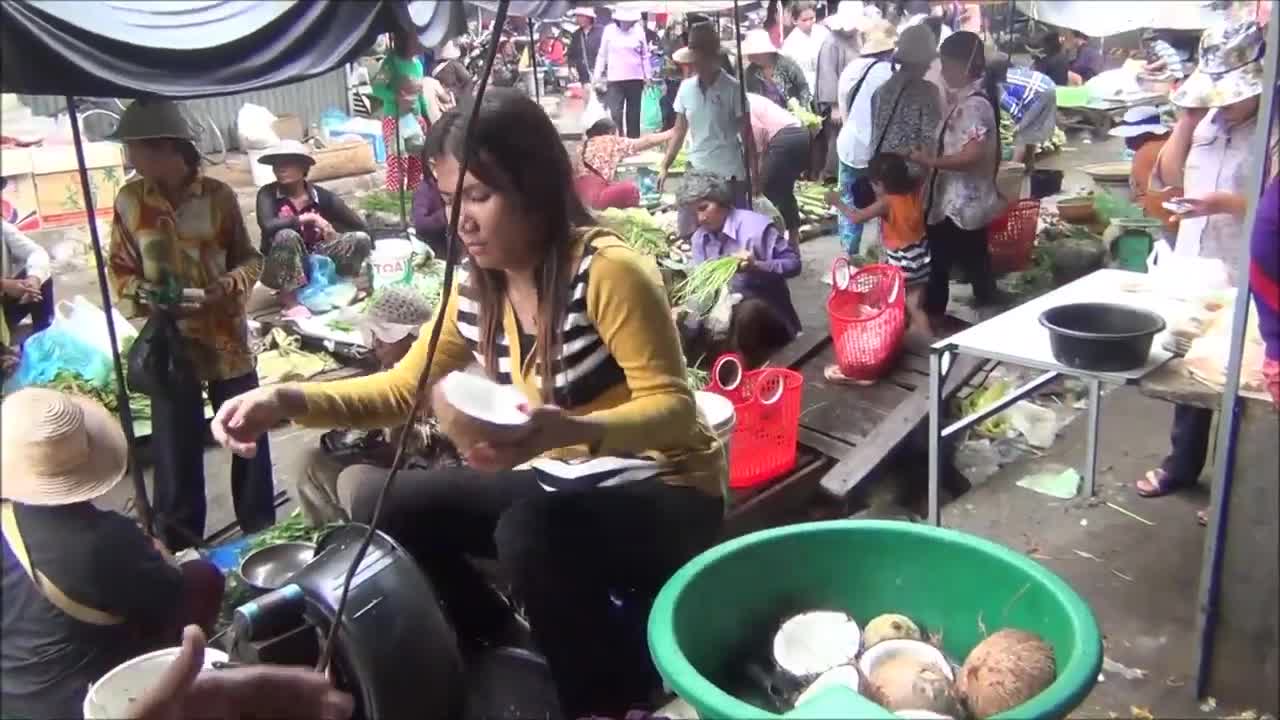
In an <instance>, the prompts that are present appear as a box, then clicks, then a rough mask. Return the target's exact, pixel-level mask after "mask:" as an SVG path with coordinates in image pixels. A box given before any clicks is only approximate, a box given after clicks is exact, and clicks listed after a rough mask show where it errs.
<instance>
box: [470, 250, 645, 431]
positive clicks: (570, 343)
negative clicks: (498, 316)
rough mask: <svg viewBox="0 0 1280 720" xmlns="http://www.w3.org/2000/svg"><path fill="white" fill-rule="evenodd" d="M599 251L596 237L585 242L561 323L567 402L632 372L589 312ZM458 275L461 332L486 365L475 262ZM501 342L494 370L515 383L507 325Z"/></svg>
mask: <svg viewBox="0 0 1280 720" xmlns="http://www.w3.org/2000/svg"><path fill="white" fill-rule="evenodd" d="M595 253H596V248H595V246H594V245H593V244H592V243H591V242H587V243H584V246H583V251H582V259H581V260H580V261H579V262H578V271H577V273H576V274H575V275H574V276H573V281H572V285H571V288H570V292H569V303H568V305H567V307H566V308H565V317H564V322H563V325H562V326H561V330H562V331H563V342H562V346H561V349H560V357H559V359H558V360H557V361H556V376H555V377H556V387H555V393H554V402H555V404H556V405H558V406H559V407H562V408H574V407H579V406H582V405H586V404H588V403H590V402H592V401H593V400H595V399H596V398H598V397H600V395H601V394H603V393H604V392H605V391H606V390H608V389H609V388H611V387H614V386H615V385H620V384H623V383H625V382H626V375H625V374H624V373H623V371H622V368H621V367H620V366H619V365H618V363H617V361H616V360H614V359H613V356H612V355H610V354H609V348H607V347H605V344H604V340H602V339H601V338H600V333H599V332H597V331H596V327H595V325H594V324H593V323H592V321H591V318H590V317H588V316H587V283H588V276H589V270H590V269H591V261H592V259H593V258H594V257H595ZM458 275H459V279H458V312H457V323H458V332H459V334H461V335H462V337H463V338H464V339H465V340H466V342H467V345H468V347H470V349H471V353H472V355H474V356H475V358H476V362H478V363H480V365H482V366H483V365H484V355H483V352H482V351H481V349H480V305H479V303H477V302H476V300H475V299H474V294H473V293H472V292H471V288H470V284H469V280H470V268H469V266H463V267H460V268H459V271H458ZM528 329H529V328H525V329H524V330H528ZM495 343H496V345H497V358H498V368H497V372H496V373H493V375H494V377H495V378H496V380H497V382H499V383H501V384H503V385H513V384H515V382H514V378H513V377H512V375H511V372H512V368H513V360H512V357H511V342H510V341H509V339H508V338H507V336H506V331H505V330H503V329H502V328H501V327H499V328H498V334H497V337H496V338H495ZM522 350H524V351H525V353H526V354H528V352H529V348H522ZM529 357H532V355H529ZM485 369H486V370H488V369H489V368H485ZM533 382H534V384H535V385H537V384H538V383H540V379H539V376H538V375H537V374H536V373H535V374H534V379H533Z"/></svg>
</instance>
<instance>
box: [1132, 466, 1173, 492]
mask: <svg viewBox="0 0 1280 720" xmlns="http://www.w3.org/2000/svg"><path fill="white" fill-rule="evenodd" d="M1143 482H1145V483H1146V484H1147V487H1149V488H1151V489H1150V490H1144V489H1143V488H1142V485H1141V484H1139V483H1143ZM1134 488H1136V490H1137V493H1138V497H1144V498H1158V497H1164V496H1165V495H1168V494H1169V493H1171V492H1174V491H1175V490H1177V488H1176V487H1174V486H1173V483H1172V482H1170V480H1169V473H1168V472H1166V471H1165V470H1164V468H1156V469H1155V470H1148V471H1147V474H1146V475H1144V476H1143V477H1142V480H1139V481H1138V482H1137V483H1134Z"/></svg>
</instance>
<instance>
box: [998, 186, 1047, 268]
mask: <svg viewBox="0 0 1280 720" xmlns="http://www.w3.org/2000/svg"><path fill="white" fill-rule="evenodd" d="M1039 222H1040V201H1039V200H1019V201H1017V202H1014V203H1010V204H1009V209H1008V210H1006V211H1005V213H1004V214H1003V215H1001V216H1000V217H998V218H996V219H995V220H993V221H992V222H991V224H990V225H988V226H987V247H988V248H990V250H991V272H993V273H1010V272H1018V271H1019V270H1026V269H1027V268H1029V267H1031V251H1032V249H1033V248H1034V247H1035V244H1036V225H1037V224H1038V223H1039Z"/></svg>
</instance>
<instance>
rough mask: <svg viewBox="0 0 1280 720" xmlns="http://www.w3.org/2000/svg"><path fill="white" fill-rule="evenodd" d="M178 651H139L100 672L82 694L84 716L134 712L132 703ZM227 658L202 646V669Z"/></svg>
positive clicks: (109, 719)
mask: <svg viewBox="0 0 1280 720" xmlns="http://www.w3.org/2000/svg"><path fill="white" fill-rule="evenodd" d="M180 652H182V648H176V647H173V648H166V649H164V650H156V651H155V652H150V653H147V654H146V655H139V656H138V657H136V658H133V659H132V660H126V661H125V662H123V663H120V664H119V665H117V666H116V667H115V668H114V669H113V670H111V672H108V673H107V674H106V675H103V676H102V678H101V679H100V680H98V682H96V683H94V684H93V685H90V686H89V693H88V694H87V695H85V698H84V706H83V710H84V717H85V720H118V718H128V717H133V716H134V715H136V714H137V711H136V708H135V705H136V704H137V703H138V702H140V701H141V700H142V698H143V696H144V695H146V693H147V691H148V690H150V689H151V688H152V687H154V686H155V684H156V683H157V682H159V680H160V676H161V675H162V674H164V671H165V669H167V668H168V667H169V665H170V664H171V663H172V662H173V661H174V659H175V658H177V657H178V653H180ZM228 659H229V658H228V657H227V654H226V653H224V652H222V651H221V650H217V649H215V648H205V650H204V668H205V670H209V669H212V668H213V664H214V663H215V662H227V661H228Z"/></svg>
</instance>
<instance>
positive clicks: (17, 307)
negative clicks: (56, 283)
mask: <svg viewBox="0 0 1280 720" xmlns="http://www.w3.org/2000/svg"><path fill="white" fill-rule="evenodd" d="M26 277H27V271H26V270H23V271H22V272H20V273H18V275H17V276H16V277H15V278H14V279H15V280H25V279H26ZM53 308H54V303H53V279H52V278H50V279H48V280H45V281H44V282H43V283H41V285H40V299H39V300H37V301H35V302H29V303H24V302H22V301H21V300H17V299H13V298H5V299H4V322H7V323H8V324H9V331H10V332H13V331H14V330H16V329H17V328H18V323H20V322H22V321H23V320H25V319H26V318H27V317H28V316H30V317H31V332H32V333H38V332H40V331H41V330H45V329H47V328H48V327H49V326H50V325H52V324H53Z"/></svg>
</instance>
